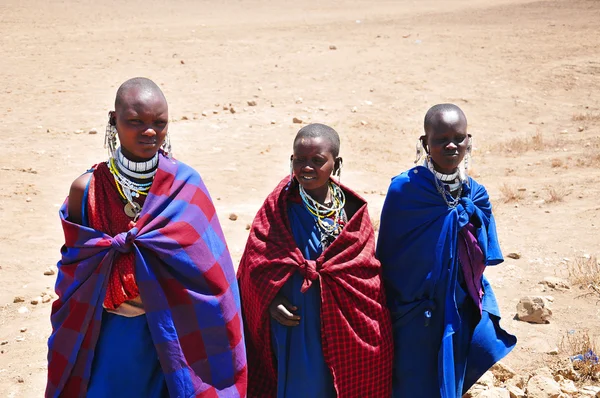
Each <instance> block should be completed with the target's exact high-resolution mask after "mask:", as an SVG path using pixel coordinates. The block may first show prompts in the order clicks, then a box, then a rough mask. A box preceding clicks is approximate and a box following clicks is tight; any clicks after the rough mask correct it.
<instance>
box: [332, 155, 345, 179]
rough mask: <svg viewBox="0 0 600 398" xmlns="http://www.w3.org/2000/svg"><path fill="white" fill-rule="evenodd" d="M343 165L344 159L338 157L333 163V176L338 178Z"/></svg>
mask: <svg viewBox="0 0 600 398" xmlns="http://www.w3.org/2000/svg"><path fill="white" fill-rule="evenodd" d="M343 165H344V159H342V158H341V157H340V156H338V157H337V158H335V163H334V164H333V174H334V175H337V176H339V175H340V173H341V172H342V167H343Z"/></svg>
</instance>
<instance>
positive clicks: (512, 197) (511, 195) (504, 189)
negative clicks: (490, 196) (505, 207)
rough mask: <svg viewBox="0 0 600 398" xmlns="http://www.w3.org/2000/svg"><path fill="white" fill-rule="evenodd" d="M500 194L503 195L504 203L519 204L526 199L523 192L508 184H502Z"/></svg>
mask: <svg viewBox="0 0 600 398" xmlns="http://www.w3.org/2000/svg"><path fill="white" fill-rule="evenodd" d="M500 192H501V193H502V201H503V202H504V203H509V202H518V201H519V200H521V199H523V198H524V197H525V195H524V194H523V192H521V191H519V190H518V189H517V188H515V187H514V186H512V185H508V184H502V186H501V187H500Z"/></svg>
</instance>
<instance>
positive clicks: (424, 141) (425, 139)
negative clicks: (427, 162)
mask: <svg viewBox="0 0 600 398" xmlns="http://www.w3.org/2000/svg"><path fill="white" fill-rule="evenodd" d="M419 139H420V140H421V145H423V149H424V150H425V153H426V154H428V155H429V147H428V146H427V136H426V135H422V136H421V137H419Z"/></svg>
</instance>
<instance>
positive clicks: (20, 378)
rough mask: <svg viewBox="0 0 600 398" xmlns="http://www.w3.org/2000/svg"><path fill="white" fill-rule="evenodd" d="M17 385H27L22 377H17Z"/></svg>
mask: <svg viewBox="0 0 600 398" xmlns="http://www.w3.org/2000/svg"><path fill="white" fill-rule="evenodd" d="M17 383H25V380H23V378H22V377H21V376H17Z"/></svg>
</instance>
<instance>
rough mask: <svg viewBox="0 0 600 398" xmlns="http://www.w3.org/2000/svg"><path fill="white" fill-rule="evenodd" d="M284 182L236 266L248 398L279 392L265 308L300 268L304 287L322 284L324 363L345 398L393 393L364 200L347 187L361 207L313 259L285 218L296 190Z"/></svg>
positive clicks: (386, 325) (387, 327)
mask: <svg viewBox="0 0 600 398" xmlns="http://www.w3.org/2000/svg"><path fill="white" fill-rule="evenodd" d="M288 182H289V177H287V178H285V179H283V180H282V181H281V183H279V185H278V186H277V187H276V188H275V190H274V191H273V192H272V193H271V194H270V195H269V196H268V197H267V199H266V200H265V202H264V204H263V206H262V207H261V208H260V210H259V211H258V214H257V215H256V217H255V219H254V222H253V223H252V228H251V231H250V236H249V238H248V242H247V244H246V249H245V251H244V255H243V257H242V260H241V262H240V266H239V268H238V280H239V284H240V293H241V296H242V309H243V313H244V321H245V326H246V329H245V330H246V349H247V352H248V369H249V383H248V396H249V397H256V398H265V397H274V396H275V395H276V387H277V372H276V366H275V362H274V355H273V350H272V345H271V330H270V315H269V312H268V307H269V304H270V303H271V301H272V300H273V298H274V297H275V295H276V294H277V292H278V291H279V290H280V289H281V287H282V286H283V285H284V284H285V282H286V281H287V280H288V279H289V278H290V277H291V276H292V274H293V273H294V272H300V273H301V274H302V275H303V276H304V278H305V281H304V283H303V286H302V289H301V291H303V292H304V291H306V290H307V289H309V288H310V286H311V284H312V282H313V281H315V280H317V279H318V280H319V281H320V284H321V339H322V346H323V355H324V358H325V362H326V364H327V366H328V367H329V369H330V370H331V373H332V375H333V382H334V386H335V389H336V391H337V395H338V397H340V398H355V397H356V398H359V397H360V398H363V397H373V398H379V397H388V396H390V394H391V366H392V356H393V352H392V350H393V348H392V337H391V323H390V318H389V312H388V310H387V308H386V307H385V294H384V291H383V286H382V282H381V265H380V263H379V261H378V260H377V259H376V258H375V236H374V231H373V226H372V224H371V220H370V218H369V214H368V212H367V205H366V202H365V201H364V200H363V199H362V198H360V197H359V196H358V195H356V194H355V193H354V192H352V191H350V190H349V189H348V188H346V187H342V189H343V190H344V192H345V193H346V197H347V198H349V197H351V198H352V199H353V200H356V201H359V203H361V204H362V206H361V207H360V209H359V210H358V211H357V212H356V214H354V215H353V216H352V218H351V219H350V220H348V223H347V224H346V226H345V227H344V229H343V231H342V232H341V234H340V235H339V236H338V237H337V238H336V239H335V240H334V241H333V243H332V244H331V245H330V246H329V247H327V249H325V250H324V251H323V253H322V254H321V255H320V256H319V258H318V259H317V260H316V261H307V260H306V259H305V258H304V256H303V255H302V252H301V251H300V249H298V247H297V245H296V242H295V240H294V237H293V235H292V232H291V228H290V222H289V219H288V215H287V207H288V204H289V202H290V201H292V200H296V196H297V195H298V194H297V192H298V188H297V186H296V185H295V184H296V183H294V184H293V185H290V184H289V183H288Z"/></svg>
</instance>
